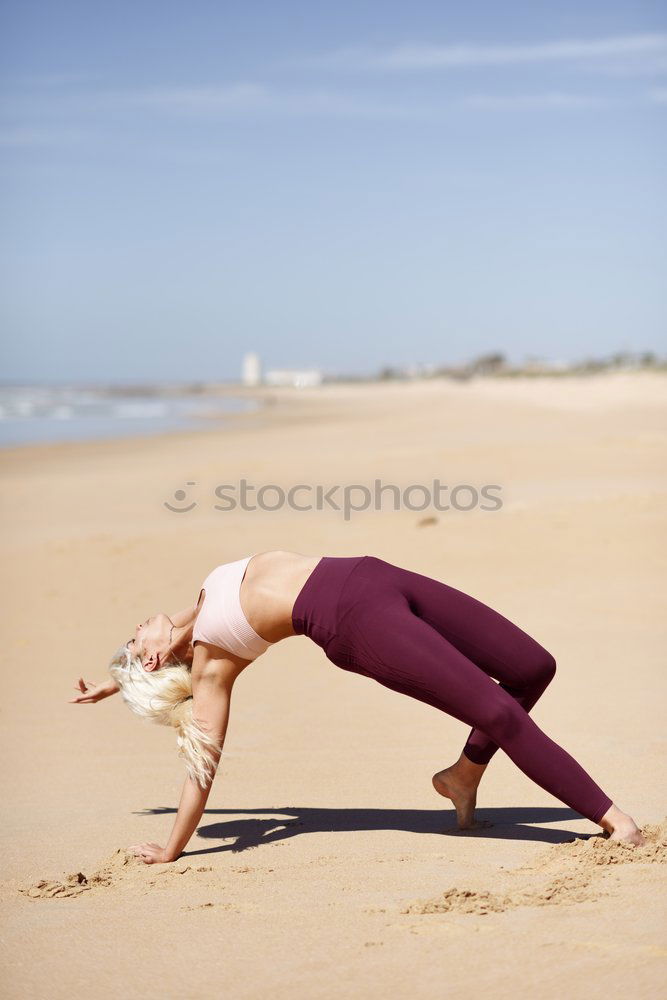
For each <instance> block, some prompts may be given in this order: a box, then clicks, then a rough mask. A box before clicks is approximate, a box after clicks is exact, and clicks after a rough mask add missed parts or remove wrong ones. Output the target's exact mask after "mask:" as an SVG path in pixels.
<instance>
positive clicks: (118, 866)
mask: <svg viewBox="0 0 667 1000" xmlns="http://www.w3.org/2000/svg"><path fill="white" fill-rule="evenodd" d="M195 870H196V871H198V872H204V871H206V872H208V871H211V869H210V867H202V868H197V869H193V868H192V866H191V865H189V864H187V863H185V862H179V861H174V862H171V863H169V864H160V865H158V864H156V865H147V864H145V862H144V861H142V860H141V858H138V857H136V855H134V854H132V853H131V852H130V851H126V850H124V849H123V848H120V847H119V848H118V850H116V851H114V853H113V854H112V855H111V856H110V857H109V858H108V859H107V860H106V861H104V862H103V863H102V864H101V865H100V867H99V868H98V869H97V870H96V871H94V872H92V874H90V875H84V873H83V872H72V873H71V874H70V875H66V876H65V877H64V879H63V880H57V879H52V880H49V879H40V880H39V881H38V882H33V883H32V884H31V885H29V886H22V887H20V888H19V892H20V893H23V895H25V896H28V897H29V898H30V899H49V898H53V897H57V896H60V897H71V896H80V895H81V894H82V893H84V892H89V891H90V890H91V889H100V888H103V889H106V888H111V887H114V886H119V885H121V884H130V885H136V886H137V887H142V888H145V887H151V886H155V885H156V884H158V882H160V883H164V882H169V881H171V880H172V879H174V878H180V876H182V875H184V874H185V873H186V872H189V871H195Z"/></svg>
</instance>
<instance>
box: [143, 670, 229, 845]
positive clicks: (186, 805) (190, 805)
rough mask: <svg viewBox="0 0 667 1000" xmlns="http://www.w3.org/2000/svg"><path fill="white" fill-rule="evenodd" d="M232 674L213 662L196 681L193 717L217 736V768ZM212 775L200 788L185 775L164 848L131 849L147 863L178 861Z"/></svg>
mask: <svg viewBox="0 0 667 1000" xmlns="http://www.w3.org/2000/svg"><path fill="white" fill-rule="evenodd" d="M231 677H232V675H231V673H230V672H229V671H227V672H225V671H221V670H219V669H216V667H215V664H214V663H212V664H209V665H208V666H207V667H206V668H204V669H203V670H202V671H201V672H200V673H199V677H198V681H197V684H196V686H194V684H193V704H192V715H193V718H194V719H195V720H196V721H197V722H198V723H199V725H200V726H201V727H202V729H205V730H206V731H207V732H209V733H211V734H212V735H214V736H215V737H216V739H217V740H218V744H219V749H218V752H217V754H216V757H217V759H216V761H215V765H216V770H217V765H218V762H219V760H220V754H221V753H222V748H223V745H224V741H225V735H226V733H227V725H228V722H229V710H230V705H231V695H232V686H233V679H231ZM214 776H215V775H214ZM214 776H213V777H214ZM213 777H212V778H211V780H210V781H209V783H208V785H207V787H206V788H201V787H200V786H199V785H198V784H197V783H196V782H195V781H193V780H192V779H191V778H190V777H189V776H188V777H187V778H186V779H185V784H184V785H183V791H182V793H181V801H180V803H179V806H178V813H177V815H176V820H175V822H174V826H173V829H172V831H171V835H170V837H169V840H168V841H167V846H166V847H164V848H163V847H160V845H159V844H154V843H146V844H133V845H132V846H131V847H130V848H129V850H131V851H133V852H134V854H135V855H137V856H138V857H140V858H142V859H143V861H145V862H146V864H153V863H156V862H157V863H160V862H167V861H175V860H176V859H177V858H178V857H179V855H180V854H181V853H182V851H183V850H184V848H185V846H186V844H187V843H188V841H189V840H190V837H191V836H192V834H193V833H194V831H195V830H196V828H197V825H198V823H199V821H200V819H201V817H202V814H203V812H204V808H205V806H206V802H207V800H208V796H209V793H210V791H211V786H212V784H213Z"/></svg>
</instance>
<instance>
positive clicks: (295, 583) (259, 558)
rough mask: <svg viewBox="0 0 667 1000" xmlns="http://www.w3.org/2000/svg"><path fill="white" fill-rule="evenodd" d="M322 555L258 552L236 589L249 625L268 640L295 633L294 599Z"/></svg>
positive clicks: (273, 640) (272, 640)
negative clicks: (238, 587)
mask: <svg viewBox="0 0 667 1000" xmlns="http://www.w3.org/2000/svg"><path fill="white" fill-rule="evenodd" d="M321 558H322V556H306V555H301V553H299V552H283V551H270V552H258V553H257V555H254V556H253V557H252V559H251V560H250V562H249V563H248V565H247V567H246V571H245V574H244V577H243V579H242V581H241V586H240V590H239V600H240V602H241V610H242V611H243V613H244V615H245V616H246V618H247V620H248V622H249V624H250V626H251V628H253V629H254V630H255V632H257V634H258V635H261V636H262V637H263V638H264V639H266V640H267V641H268V642H279V641H280V640H281V639H286V638H287V637H288V636H291V635H296V632H295V631H294V626H293V624H292V610H293V608H294V602H295V601H296V599H297V597H298V595H299V593H300V592H301V590H302V589H303V587H304V585H305V583H306V581H307V580H308V578H309V576H310V574H311V573H312V572H313V570H314V569H315V567H316V566H317V564H318V562H319V561H320V559H321Z"/></svg>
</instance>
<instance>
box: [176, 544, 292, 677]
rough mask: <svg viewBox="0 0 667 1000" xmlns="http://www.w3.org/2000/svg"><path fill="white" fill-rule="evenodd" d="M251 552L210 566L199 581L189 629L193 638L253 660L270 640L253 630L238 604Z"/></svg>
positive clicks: (267, 646)
mask: <svg viewBox="0 0 667 1000" xmlns="http://www.w3.org/2000/svg"><path fill="white" fill-rule="evenodd" d="M251 559H252V556H245V557H244V558H243V559H237V560H236V561H235V562H230V563H223V564H222V565H221V566H216V568H215V569H214V570H212V571H211V572H210V573H209V574H208V576H207V577H206V579H205V580H204V582H203V583H202V585H201V589H200V592H199V593H200V595H201V591H202V590H205V591H206V593H205V595H204V603H203V604H202V606H201V608H200V610H199V614H198V615H197V618H196V620H195V624H194V628H193V630H192V642H193V644H194V643H195V641H196V640H197V639H199V640H201V642H210V643H213V645H214V646H220V647H221V648H222V649H226V650H229V652H230V653H235V654H236V656H241V657H243V659H245V660H255V659H256V658H257V657H258V656H261V654H262V653H264V652H265V651H266V650H267V649H268V648H269V646H272V645H273V643H271V642H268V641H267V640H266V639H262V637H261V635H258V634H257V632H255V630H254V628H253V627H252V626H251V624H250V622H249V621H248V619H247V618H246V616H245V615H244V614H243V610H242V608H241V599H240V592H241V581H242V580H243V577H244V575H245V571H246V567H247V565H248V563H249V562H250V560H251Z"/></svg>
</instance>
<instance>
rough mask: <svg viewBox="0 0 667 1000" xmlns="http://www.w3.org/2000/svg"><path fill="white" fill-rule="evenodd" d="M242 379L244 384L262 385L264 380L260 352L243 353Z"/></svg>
mask: <svg viewBox="0 0 667 1000" xmlns="http://www.w3.org/2000/svg"><path fill="white" fill-rule="evenodd" d="M241 381H242V382H243V384H244V385H260V384H261V381H262V363H261V361H260V360H259V354H255V353H252V352H251V353H249V354H244V355H243V369H242V373H241Z"/></svg>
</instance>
